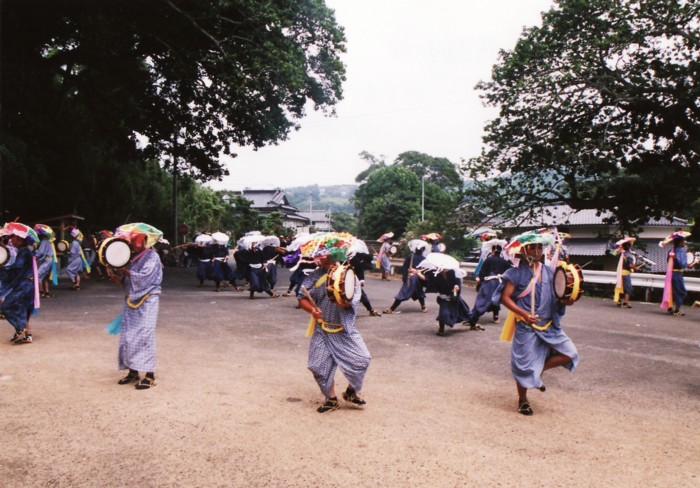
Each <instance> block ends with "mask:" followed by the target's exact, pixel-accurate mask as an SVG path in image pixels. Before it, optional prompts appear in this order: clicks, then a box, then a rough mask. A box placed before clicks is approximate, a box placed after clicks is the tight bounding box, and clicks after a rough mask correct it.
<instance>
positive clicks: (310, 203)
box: [284, 185, 357, 213]
mask: <svg viewBox="0 0 700 488" xmlns="http://www.w3.org/2000/svg"><path fill="white" fill-rule="evenodd" d="M356 189H357V185H331V186H318V185H309V186H295V187H291V188H284V194H285V195H286V196H287V199H288V200H289V203H291V204H292V205H294V206H295V207H297V208H299V210H301V211H302V212H307V211H308V210H309V208H311V209H313V210H322V209H323V210H326V209H330V210H331V211H332V212H345V213H354V212H355V206H354V205H353V204H352V202H351V201H350V199H351V198H352V197H353V195H355V190H356Z"/></svg>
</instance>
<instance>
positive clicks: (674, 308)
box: [659, 231, 690, 317]
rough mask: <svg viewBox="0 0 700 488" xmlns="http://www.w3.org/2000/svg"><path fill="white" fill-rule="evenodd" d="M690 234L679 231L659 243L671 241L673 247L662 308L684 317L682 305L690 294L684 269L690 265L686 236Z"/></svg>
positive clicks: (667, 269) (676, 315)
mask: <svg viewBox="0 0 700 488" xmlns="http://www.w3.org/2000/svg"><path fill="white" fill-rule="evenodd" d="M689 236H690V232H686V231H678V232H674V233H673V234H671V235H669V236H668V237H666V239H665V240H663V241H661V242H660V243H659V245H660V246H661V247H663V246H665V245H667V244H668V243H669V242H672V243H673V247H672V248H671V250H670V251H669V252H668V261H667V263H668V264H667V267H666V282H665V284H664V294H663V298H662V301H661V308H665V309H666V311H667V312H668V314H669V315H673V316H674V317H682V316H684V315H685V314H684V313H683V312H681V306H683V301H684V300H685V297H686V295H687V294H688V292H687V290H686V288H685V279H684V278H683V270H685V269H686V268H687V267H688V253H687V251H686V250H685V238H686V237H689Z"/></svg>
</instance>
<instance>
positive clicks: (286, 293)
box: [282, 291, 292, 297]
mask: <svg viewBox="0 0 700 488" xmlns="http://www.w3.org/2000/svg"><path fill="white" fill-rule="evenodd" d="M291 295H292V292H290V291H285V292H284V293H282V296H283V297H288V296H291Z"/></svg>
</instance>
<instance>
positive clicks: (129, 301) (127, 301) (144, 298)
mask: <svg viewBox="0 0 700 488" xmlns="http://www.w3.org/2000/svg"><path fill="white" fill-rule="evenodd" d="M150 296H151V294H150V293H146V294H145V295H144V296H142V297H141V298H139V299H138V301H137V302H136V303H131V300H130V299H129V296H128V295H127V297H126V304H127V305H128V306H129V308H130V309H132V310H136V309H137V308H139V307H140V306H141V305H143V302H145V301H146V299H147V298H148V297H150Z"/></svg>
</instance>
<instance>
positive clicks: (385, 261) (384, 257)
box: [377, 232, 394, 281]
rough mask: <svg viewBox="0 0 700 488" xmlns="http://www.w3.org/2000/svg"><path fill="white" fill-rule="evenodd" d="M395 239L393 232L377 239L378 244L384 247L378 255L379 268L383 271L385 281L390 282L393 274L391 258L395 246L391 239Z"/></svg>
mask: <svg viewBox="0 0 700 488" xmlns="http://www.w3.org/2000/svg"><path fill="white" fill-rule="evenodd" d="M393 237H394V233H393V232H387V233H385V234H382V236H381V237H380V238H379V239H377V242H381V243H382V247H380V248H379V254H377V267H378V268H380V269H381V271H382V280H383V281H389V275H390V274H391V260H390V259H389V258H391V249H392V246H393V243H392V240H391V239H392V238H393Z"/></svg>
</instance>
